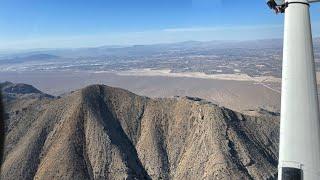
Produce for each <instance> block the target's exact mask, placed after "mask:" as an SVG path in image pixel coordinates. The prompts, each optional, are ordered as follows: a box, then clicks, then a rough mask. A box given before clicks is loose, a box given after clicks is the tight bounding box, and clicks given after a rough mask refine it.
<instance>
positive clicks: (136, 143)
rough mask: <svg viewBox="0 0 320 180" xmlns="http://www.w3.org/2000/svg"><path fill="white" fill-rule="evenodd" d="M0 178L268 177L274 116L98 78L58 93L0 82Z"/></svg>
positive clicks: (273, 163)
mask: <svg viewBox="0 0 320 180" xmlns="http://www.w3.org/2000/svg"><path fill="white" fill-rule="evenodd" d="M1 87H2V89H3V93H4V95H5V96H8V95H9V97H11V98H9V99H7V100H6V101H5V104H6V131H5V133H6V143H5V159H4V164H3V165H2V169H1V179H17V180H18V179H275V178H276V174H277V154H278V136H279V119H278V118H279V117H278V116H273V115H272V114H271V113H270V114H269V113H267V112H265V115H263V116H259V117H253V116H247V115H243V114H240V113H237V112H234V111H232V110H229V109H226V108H224V107H219V106H217V105H215V104H212V103H210V102H207V101H205V100H202V99H199V98H190V97H177V98H172V99H166V98H161V99H150V98H148V97H142V96H138V95H135V94H133V93H130V92H128V91H125V90H122V89H118V88H112V87H108V86H104V85H92V86H88V87H86V88H83V89H80V90H78V91H75V92H72V93H70V94H67V95H64V96H63V97H53V96H49V95H46V94H44V93H42V92H41V91H39V90H37V89H35V88H34V87H32V86H30V85H25V84H13V83H9V82H6V83H4V84H1ZM14 94H15V95H14Z"/></svg>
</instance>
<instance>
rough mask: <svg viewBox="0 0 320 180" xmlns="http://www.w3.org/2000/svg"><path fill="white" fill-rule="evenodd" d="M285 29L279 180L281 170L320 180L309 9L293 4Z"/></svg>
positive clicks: (319, 147)
mask: <svg viewBox="0 0 320 180" xmlns="http://www.w3.org/2000/svg"><path fill="white" fill-rule="evenodd" d="M286 2H305V3H308V2H309V1H307V0H287V1H286ZM310 2H311V1H310ZM284 27H285V29H284V49H283V71H282V78H283V81H282V97H281V101H282V104H281V125H280V150H279V151H280V152H279V179H281V167H293V168H296V167H301V169H302V170H303V180H319V179H320V133H319V130H320V124H319V110H318V109H319V108H318V97H317V86H316V74H315V67H314V54H313V46H312V35H311V25H310V14H309V7H308V6H307V5H305V4H299V3H293V4H289V7H287V9H286V12H285V26H284Z"/></svg>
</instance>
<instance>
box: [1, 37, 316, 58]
mask: <svg viewBox="0 0 320 180" xmlns="http://www.w3.org/2000/svg"><path fill="white" fill-rule="evenodd" d="M314 42H315V43H314V44H315V47H319V46H320V43H319V42H320V38H315V39H314ZM228 48H240V49H261V48H275V49H276V48H280V49H281V48H282V39H266V40H251V41H208V42H200V41H186V42H180V43H168V44H154V45H133V46H101V47H92V48H74V49H40V50H30V51H25V50H24V51H23V52H21V53H18V52H16V53H11V54H10V53H2V57H1V56H0V59H5V58H14V57H21V58H23V57H25V56H30V55H31V56H32V55H39V54H47V55H52V56H61V57H65V58H75V57H99V56H144V55H151V54H156V53H163V52H168V51H171V50H188V49H192V50H203V49H207V50H210V49H228Z"/></svg>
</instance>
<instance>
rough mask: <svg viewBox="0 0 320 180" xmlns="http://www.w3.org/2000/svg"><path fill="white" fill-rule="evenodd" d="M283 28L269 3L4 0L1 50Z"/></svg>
mask: <svg viewBox="0 0 320 180" xmlns="http://www.w3.org/2000/svg"><path fill="white" fill-rule="evenodd" d="M319 4H320V3H319ZM311 11H312V22H313V29H314V34H315V36H319V35H320V24H319V22H320V21H319V20H320V13H319V12H320V6H319V5H313V6H312V7H311ZM282 23H283V15H278V16H276V15H274V14H273V13H271V12H270V10H269V9H268V8H267V7H266V5H265V0H247V1H243V0H0V49H28V48H64V47H88V46H100V45H128V44H152V43H165V42H178V41H188V40H199V41H210V40H252V39H267V38H281V37H282V30H283V27H282Z"/></svg>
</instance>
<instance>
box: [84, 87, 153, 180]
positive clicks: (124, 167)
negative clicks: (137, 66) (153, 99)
mask: <svg viewBox="0 0 320 180" xmlns="http://www.w3.org/2000/svg"><path fill="white" fill-rule="evenodd" d="M115 91H116V92H117V96H118V97H120V96H121V97H122V98H124V99H125V98H129V97H126V96H133V94H132V93H129V92H128V91H123V90H120V89H116V88H111V87H107V86H102V85H94V86H89V87H86V88H84V89H83V90H81V93H82V98H83V101H84V107H85V109H87V114H86V118H85V119H86V122H85V125H86V140H87V143H86V144H87V148H89V154H90V155H88V159H89V160H90V161H91V162H97V161H99V159H97V156H93V155H92V154H94V152H95V151H99V150H101V148H111V151H113V149H115V151H116V157H117V158H119V160H120V161H121V162H118V163H119V164H115V166H117V167H118V168H117V171H114V169H112V168H114V167H113V165H110V164H112V162H110V161H109V159H106V160H107V161H106V162H100V163H98V164H94V163H91V167H92V169H93V170H95V169H98V168H99V167H101V166H103V167H105V166H109V167H106V169H105V170H106V171H107V172H110V171H113V174H112V176H113V177H119V178H129V179H136V178H138V179H150V177H149V175H148V173H147V172H146V170H145V169H144V167H143V165H142V164H141V162H140V160H139V157H138V155H137V152H136V149H135V147H134V145H133V144H132V142H131V139H130V138H129V137H128V136H127V134H126V133H125V132H124V130H123V129H122V126H121V123H120V120H119V119H117V113H116V112H115V111H112V110H113V109H115V108H117V109H118V108H121V107H114V106H117V105H119V104H120V103H115V102H113V99H114V96H115V94H114V93H115ZM118 93H119V94H120V95H119V94H118ZM123 103H125V101H123ZM120 110H121V109H120ZM128 113H130V112H128ZM92 121H95V122H92ZM123 121H125V120H123ZM97 124H98V125H99V126H100V128H101V130H102V132H99V133H101V134H100V136H96V135H97V134H96V132H95V133H93V132H92V131H97V127H96V125H97ZM100 128H99V130H100ZM128 128H130V127H128ZM99 137H100V138H101V137H107V139H106V141H107V143H106V142H102V141H97V139H99ZM92 141H93V142H92ZM96 145H98V146H100V147H97V146H96ZM101 146H103V147H101ZM94 149H95V150H94ZM107 151H109V150H107ZM106 156H110V154H108V152H107V154H106ZM102 158H106V157H102ZM119 160H117V161H119ZM102 163H104V164H102ZM113 163H114V162H113ZM96 165H99V166H98V167H96ZM119 167H120V168H119ZM104 173H105V172H102V174H101V173H99V174H98V173H95V172H93V176H94V178H111V177H108V175H110V174H105V175H103V174H104Z"/></svg>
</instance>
